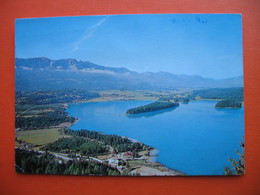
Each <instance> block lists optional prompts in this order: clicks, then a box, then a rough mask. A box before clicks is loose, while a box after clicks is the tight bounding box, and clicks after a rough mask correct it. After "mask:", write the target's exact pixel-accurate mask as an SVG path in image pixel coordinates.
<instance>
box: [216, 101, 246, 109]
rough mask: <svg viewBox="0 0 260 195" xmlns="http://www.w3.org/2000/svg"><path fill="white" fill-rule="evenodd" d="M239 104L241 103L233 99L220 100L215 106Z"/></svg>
mask: <svg viewBox="0 0 260 195" xmlns="http://www.w3.org/2000/svg"><path fill="white" fill-rule="evenodd" d="M241 106H242V103H241V102H237V101H235V100H222V101H219V102H218V103H217V104H216V105H215V107H216V108H241Z"/></svg>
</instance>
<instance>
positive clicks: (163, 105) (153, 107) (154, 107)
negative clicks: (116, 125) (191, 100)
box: [126, 101, 179, 114]
mask: <svg viewBox="0 0 260 195" xmlns="http://www.w3.org/2000/svg"><path fill="white" fill-rule="evenodd" d="M176 106H179V104H178V103H174V102H170V101H156V102H153V103H150V104H147V105H144V106H139V107H135V108H131V109H128V110H127V111H126V114H138V113H144V112H153V111H158V110H163V109H167V108H172V107H176Z"/></svg>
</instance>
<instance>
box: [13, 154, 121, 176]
mask: <svg viewBox="0 0 260 195" xmlns="http://www.w3.org/2000/svg"><path fill="white" fill-rule="evenodd" d="M15 167H16V171H17V172H18V173H30V174H34V173H36V174H61V175H63V174H64V175H103V176H107V175H120V173H119V172H118V170H116V169H115V168H113V167H110V166H109V165H107V164H105V163H100V162H97V161H94V160H90V159H88V160H69V161H68V162H64V161H63V160H62V159H57V158H56V157H55V156H54V155H52V154H48V153H40V152H35V151H28V150H24V149H16V150H15Z"/></svg>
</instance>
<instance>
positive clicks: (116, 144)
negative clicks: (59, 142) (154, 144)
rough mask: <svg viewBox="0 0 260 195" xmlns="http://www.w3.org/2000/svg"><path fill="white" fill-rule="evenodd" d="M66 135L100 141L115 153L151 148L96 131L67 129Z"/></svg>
mask: <svg viewBox="0 0 260 195" xmlns="http://www.w3.org/2000/svg"><path fill="white" fill-rule="evenodd" d="M64 133H65V134H67V135H73V136H80V137H85V138H89V139H93V140H97V141H100V142H102V143H104V144H105V145H109V146H111V147H113V149H114V150H115V152H127V151H133V152H138V151H141V150H144V149H146V148H150V147H149V146H146V145H144V144H142V143H140V142H132V141H131V140H129V139H128V138H126V137H121V136H118V135H105V134H102V133H99V132H96V131H89V130H79V131H73V130H70V129H65V130H64Z"/></svg>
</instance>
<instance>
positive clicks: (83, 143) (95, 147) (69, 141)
mask: <svg viewBox="0 0 260 195" xmlns="http://www.w3.org/2000/svg"><path fill="white" fill-rule="evenodd" d="M42 149H43V150H45V151H52V152H61V153H70V154H72V153H80V154H82V155H87V156H97V155H102V154H108V152H109V147H107V146H106V145H104V144H102V143H99V142H96V141H92V140H89V139H86V138H81V137H67V138H59V139H58V140H57V141H55V142H53V143H50V144H48V145H47V146H44V147H43V148H42Z"/></svg>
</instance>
